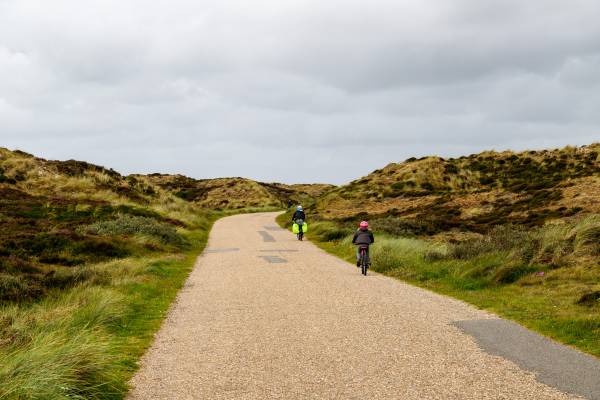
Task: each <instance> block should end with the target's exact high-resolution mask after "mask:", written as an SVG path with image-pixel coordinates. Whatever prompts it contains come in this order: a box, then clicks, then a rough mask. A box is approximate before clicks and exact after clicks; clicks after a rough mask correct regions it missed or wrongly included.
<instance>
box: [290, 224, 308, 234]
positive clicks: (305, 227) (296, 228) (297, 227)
mask: <svg viewBox="0 0 600 400" xmlns="http://www.w3.org/2000/svg"><path fill="white" fill-rule="evenodd" d="M292 232H294V233H295V234H296V235H297V234H299V233H300V225H298V224H296V223H294V225H292ZM306 232H308V224H307V223H306V222H305V223H303V224H302V233H306Z"/></svg>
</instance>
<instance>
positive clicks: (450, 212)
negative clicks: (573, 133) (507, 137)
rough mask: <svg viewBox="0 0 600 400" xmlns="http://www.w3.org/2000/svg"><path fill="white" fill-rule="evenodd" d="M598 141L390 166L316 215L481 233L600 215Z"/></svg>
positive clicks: (338, 194)
mask: <svg viewBox="0 0 600 400" xmlns="http://www.w3.org/2000/svg"><path fill="white" fill-rule="evenodd" d="M599 152H600V144H594V145H590V146H583V147H578V148H577V147H566V148H564V149H560V150H545V151H529V152H522V153H513V152H502V153H498V152H484V153H481V154H476V155H471V156H468V157H460V158H457V159H447V160H445V159H442V158H439V157H427V158H423V159H420V160H416V159H409V160H406V161H405V162H403V163H398V164H389V165H388V166H386V167H385V168H383V169H380V170H377V171H374V172H373V173H371V174H369V175H368V176H366V177H363V178H361V179H359V180H356V181H353V182H352V183H350V184H348V185H346V186H342V187H339V188H337V189H334V190H332V191H330V192H329V193H327V194H325V195H324V196H323V197H322V198H320V199H319V201H318V203H317V207H316V211H317V212H318V213H319V214H320V215H321V217H323V218H326V219H337V220H355V219H358V218H364V217H366V216H369V217H371V218H377V217H389V216H392V217H398V218H402V219H404V220H409V221H414V222H418V223H419V224H423V225H426V227H425V230H427V231H428V232H430V233H435V232H439V231H444V230H448V229H453V228H456V229H461V230H472V231H477V232H482V231H485V230H487V229H489V227H491V226H493V225H498V224H504V223H516V224H521V225H527V226H535V225H541V224H543V223H544V222H546V221H548V220H550V219H554V218H563V217H569V216H573V215H578V214H584V213H598V212H600V202H599V201H598V198H600V157H599Z"/></svg>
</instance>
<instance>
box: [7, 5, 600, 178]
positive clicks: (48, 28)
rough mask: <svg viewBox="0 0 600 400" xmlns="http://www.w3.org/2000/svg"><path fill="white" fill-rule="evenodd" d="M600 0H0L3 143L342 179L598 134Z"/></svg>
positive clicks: (133, 163)
mask: <svg viewBox="0 0 600 400" xmlns="http://www.w3.org/2000/svg"><path fill="white" fill-rule="evenodd" d="M598 15H600V3H598V2H597V1H594V0H574V1H571V2H569V3H568V4H567V3H565V2H564V1H560V0H544V1H542V0H539V1H531V2H522V1H516V0H504V1H501V2H498V1H495V0H494V1H492V0H455V1H452V2H448V1H445V0H434V1H429V2H423V1H419V0H401V1H397V0H376V1H374V2H370V3H368V5H367V3H365V2H364V1H358V0H350V1H348V0H345V1H341V0H331V1H327V2H323V1H317V0H302V1H300V0H289V1H285V2H281V1H273V0H264V1H259V2H252V3H248V2H239V1H233V0H220V1H204V2H197V1H193V0H176V1H166V0H159V1H154V2H152V3H151V4H149V3H148V2H142V1H141V0H131V1H128V2H121V1H117V0H102V1H100V0H90V1H87V2H76V1H73V0H56V1H53V2H52V4H51V5H50V4H49V3H48V4H46V3H44V2H38V1H34V0H0V145H4V146H8V147H12V148H22V149H24V150H26V151H30V152H34V153H36V154H39V155H41V156H44V157H48V158H79V159H85V160H89V161H92V162H96V163H99V164H104V165H108V166H112V167H114V168H116V169H118V170H120V171H122V172H124V173H129V172H152V171H165V172H181V173H185V174H188V175H191V176H194V177H215V176H225V175H236V176H237V175H242V176H248V177H253V178H259V179H263V180H279V181H288V182H300V181H330V182H336V183H339V182H344V181H348V180H351V179H353V178H355V177H357V176H360V175H363V174H366V173H368V172H369V171H371V170H373V169H375V168H379V167H381V166H383V165H385V164H387V163H388V162H391V161H399V160H403V159H405V158H407V157H410V156H420V155H425V154H440V155H443V156H456V155H460V154H468V153H472V152H476V151H480V150H483V149H488V148H495V149H498V150H502V149H506V148H515V149H525V148H542V147H552V146H562V145H565V144H584V143H589V142H592V141H598V140H600V129H599V127H598V125H599V122H600V116H599V114H598V112H597V110H598V108H599V106H600V91H599V90H598V89H599V87H600V75H599V74H598V73H597V71H598V70H599V68H600V25H599V24H597V23H596V21H595V19H597V16H598Z"/></svg>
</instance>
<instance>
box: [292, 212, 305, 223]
mask: <svg viewBox="0 0 600 400" xmlns="http://www.w3.org/2000/svg"><path fill="white" fill-rule="evenodd" d="M297 219H302V220H306V214H304V211H298V210H296V212H295V213H294V215H292V221H296V220H297Z"/></svg>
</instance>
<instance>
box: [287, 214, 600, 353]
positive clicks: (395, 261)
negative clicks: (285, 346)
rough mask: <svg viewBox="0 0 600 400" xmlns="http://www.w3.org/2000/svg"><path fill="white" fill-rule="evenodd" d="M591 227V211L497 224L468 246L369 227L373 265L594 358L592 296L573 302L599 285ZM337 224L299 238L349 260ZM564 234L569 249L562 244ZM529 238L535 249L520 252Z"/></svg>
mask: <svg viewBox="0 0 600 400" xmlns="http://www.w3.org/2000/svg"><path fill="white" fill-rule="evenodd" d="M289 218H290V217H289V215H287V214H283V215H281V216H279V217H278V222H279V224H280V225H281V226H284V227H288V228H289V226H288V225H289V224H288V220H289ZM597 227H598V219H597V217H594V216H592V217H589V218H587V219H584V220H583V221H581V222H579V223H575V224H573V225H572V226H548V227H545V228H544V229H541V230H540V231H535V232H532V231H520V230H518V229H517V230H516V232H517V233H515V231H514V230H509V228H506V227H501V228H497V229H496V230H495V232H492V233H491V234H490V235H489V236H486V237H483V238H482V239H480V240H479V241H475V242H472V243H468V244H465V243H462V244H449V243H443V242H433V241H430V240H424V239H419V238H415V237H412V238H408V237H397V236H391V235H389V234H378V233H377V232H375V236H376V243H375V244H374V245H373V247H372V249H371V251H372V252H371V256H372V260H373V269H374V270H375V271H376V272H379V273H382V274H385V275H388V276H391V277H394V278H397V279H401V280H403V281H406V282H409V283H411V284H414V285H417V286H420V287H423V288H426V289H429V290H433V291H435V292H438V293H442V294H445V295H449V296H452V297H455V298H458V299H461V300H464V301H466V302H468V303H471V304H473V305H475V306H477V307H479V308H482V309H486V310H490V311H492V312H494V313H496V314H498V315H500V316H502V317H505V318H508V319H511V320H514V321H516V322H518V323H520V324H522V325H524V326H526V327H528V328H530V329H532V330H535V331H537V332H539V333H542V334H543V335H546V336H548V337H551V338H554V339H555V340H558V341H560V342H563V343H565V344H568V345H571V346H574V347H577V348H579V349H580V350H583V351H585V352H587V353H590V354H593V355H595V356H597V357H600V301H599V300H593V302H592V304H589V303H588V304H587V305H581V304H577V302H578V300H580V299H581V298H582V295H584V294H586V293H594V292H595V291H598V290H600V280H599V279H598V276H599V273H598V270H597V268H598V264H597V262H598V259H597V255H596V254H597V253H596V252H597V247H596V248H592V249H590V248H589V246H596V245H597V243H598V242H597V241H595V242H594V241H592V240H590V238H595V237H596V236H595V235H596V234H597V233H596V232H597V230H596V229H597ZM340 229H341V228H340V225H338V224H336V223H333V222H330V221H317V222H313V223H312V224H311V229H310V231H309V233H308V234H307V238H308V239H309V240H312V241H313V242H314V243H315V244H317V245H318V246H319V247H321V248H322V249H324V250H325V251H327V252H329V253H332V254H334V255H336V256H338V257H340V258H342V259H345V260H347V261H350V262H354V257H355V255H354V254H355V253H354V251H355V250H354V248H353V245H352V243H351V234H352V230H351V229H352V228H351V227H350V228H347V229H346V234H345V235H343V234H342V232H340ZM561 230H562V231H563V232H562V233H561V232H560V231H561ZM518 232H521V234H520V235H519V234H518ZM557 232H558V233H557ZM565 237H566V238H567V239H568V240H569V241H570V243H571V245H570V246H571V249H568V250H569V251H570V252H569V251H566V250H565V246H566V247H568V246H569V245H568V244H565V243H564V241H565V240H566V239H565ZM531 243H534V244H535V245H536V247H535V249H534V250H535V251H533V250H532V251H528V250H527V249H528V246H529V244H531ZM585 243H587V244H585ZM461 246H462V247H461ZM573 246H574V247H573ZM585 246H588V247H585ZM584 248H586V249H587V251H588V253H587V254H588V255H589V254H592V255H593V256H592V257H591V258H589V259H588V261H587V262H586V259H585V258H573V256H574V254H575V255H577V256H578V257H579V253H578V252H581V251H582V249H584ZM515 249H518V250H519V251H518V252H515ZM578 249H579V250H578ZM527 260H529V261H527ZM557 264H558V265H557ZM538 272H543V276H539V275H541V274H539V275H538V274H537V273H538Z"/></svg>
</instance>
